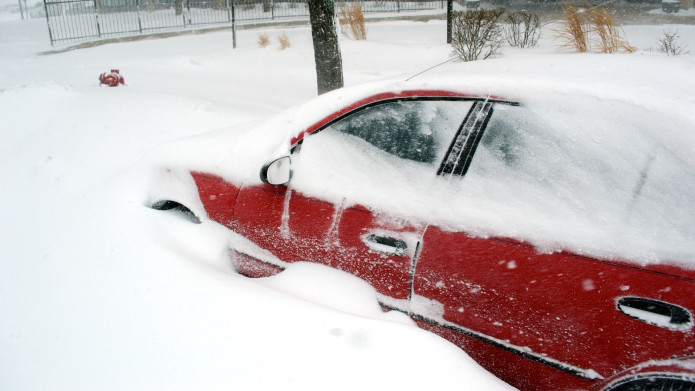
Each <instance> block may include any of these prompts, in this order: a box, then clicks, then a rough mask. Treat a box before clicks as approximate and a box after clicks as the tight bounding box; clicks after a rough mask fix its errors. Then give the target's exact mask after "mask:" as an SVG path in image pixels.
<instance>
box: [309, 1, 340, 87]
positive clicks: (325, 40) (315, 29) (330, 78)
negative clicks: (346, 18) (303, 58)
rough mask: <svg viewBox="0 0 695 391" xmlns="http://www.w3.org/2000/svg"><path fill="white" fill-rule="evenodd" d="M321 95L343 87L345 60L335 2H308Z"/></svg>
mask: <svg viewBox="0 0 695 391" xmlns="http://www.w3.org/2000/svg"><path fill="white" fill-rule="evenodd" d="M308 3H309V19H310V20H311V37H312V39H313V41H314V61H315V62H316V84H317V85H318V92H319V95H320V94H323V93H325V92H328V91H331V90H335V89H336V88H341V87H342V86H343V60H342V58H341V57H340V47H339V46H338V33H337V32H336V29H335V18H334V17H335V5H334V4H333V0H308Z"/></svg>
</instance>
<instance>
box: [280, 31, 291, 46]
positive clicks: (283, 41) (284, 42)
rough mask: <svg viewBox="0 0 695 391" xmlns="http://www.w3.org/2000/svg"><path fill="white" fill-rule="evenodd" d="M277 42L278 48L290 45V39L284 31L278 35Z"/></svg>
mask: <svg viewBox="0 0 695 391" xmlns="http://www.w3.org/2000/svg"><path fill="white" fill-rule="evenodd" d="M278 42H280V50H285V49H287V48H288V47H290V39H289V37H287V34H285V33H283V34H282V35H281V36H279V37H278Z"/></svg>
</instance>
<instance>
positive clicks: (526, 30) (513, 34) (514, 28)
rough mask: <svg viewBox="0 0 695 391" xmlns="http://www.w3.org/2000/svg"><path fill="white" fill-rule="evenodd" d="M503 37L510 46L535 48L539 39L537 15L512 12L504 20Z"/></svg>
mask: <svg viewBox="0 0 695 391" xmlns="http://www.w3.org/2000/svg"><path fill="white" fill-rule="evenodd" d="M505 21H506V22H507V25H506V26H505V28H504V37H505V39H506V40H507V43H508V44H509V45H510V46H514V47H519V48H526V47H531V46H536V44H537V43H538V40H539V39H540V37H541V22H540V20H539V19H538V15H536V14H532V13H530V12H526V11H519V12H512V13H509V14H507V17H506V18H505Z"/></svg>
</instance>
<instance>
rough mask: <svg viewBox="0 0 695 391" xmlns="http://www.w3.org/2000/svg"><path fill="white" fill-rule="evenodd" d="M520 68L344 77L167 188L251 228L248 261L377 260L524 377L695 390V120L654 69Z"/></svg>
mask: <svg viewBox="0 0 695 391" xmlns="http://www.w3.org/2000/svg"><path fill="white" fill-rule="evenodd" d="M580 58H581V57H580ZM598 65H601V66H603V65H602V64H600V63H599V64H596V61H595V60H590V61H589V64H587V65H586V66H587V67H590V66H595V67H598ZM505 80H506V79H505V78H501V79H499V80H496V79H494V78H487V79H483V80H477V79H474V78H471V77H469V78H468V79H466V78H463V77H460V78H459V77H457V76H456V74H455V73H451V72H449V73H447V72H446V71H442V72H439V73H437V74H435V75H430V76H427V77H425V76H419V77H418V78H415V79H413V80H410V81H405V82H384V83H377V84H373V85H368V86H360V87H357V88H352V89H343V90H339V91H334V92H332V93H329V94H326V95H324V96H322V97H320V98H318V99H317V100H315V101H313V102H310V103H308V104H306V105H304V106H301V107H299V108H296V109H293V110H290V111H289V112H287V113H284V114H282V115H280V116H278V117H277V118H275V119H272V120H269V121H267V122H266V123H264V124H262V125H260V126H256V127H254V128H253V129H251V130H247V131H243V130H239V131H236V132H230V134H229V135H228V136H225V137H229V140H230V141H229V154H228V155H225V156H222V157H220V158H219V160H215V159H211V160H214V162H211V163H210V165H209V166H208V167H202V166H201V167H192V168H191V170H190V173H188V172H186V171H185V170H184V171H182V172H179V174H177V175H179V177H180V178H182V184H181V186H180V187H181V188H182V189H185V190H180V191H178V190H177V191H173V190H172V191H171V192H169V193H167V194H165V193H166V192H164V191H162V192H160V193H161V194H158V195H157V196H156V197H155V199H153V200H152V201H153V202H152V203H151V204H152V206H153V207H154V208H155V209H179V210H182V211H184V212H186V213H188V214H189V215H190V216H191V218H192V219H193V220H196V221H201V220H202V221H206V220H213V221H215V222H217V223H219V224H223V225H225V226H227V227H228V228H229V229H230V230H233V231H234V232H236V233H238V234H241V235H243V236H244V237H245V238H247V239H248V240H249V241H250V242H251V243H250V244H249V245H246V246H236V248H232V249H231V251H230V253H231V254H232V260H233V264H234V266H235V267H236V269H237V270H238V271H239V272H240V273H242V274H244V275H247V276H249V277H264V276H270V275H273V274H275V273H279V272H281V271H282V270H283V269H284V268H286V267H288V265H289V264H291V263H292V262H297V261H308V262H316V263H321V264H325V265H328V266H331V267H334V268H337V269H340V270H343V271H346V272H348V273H352V274H354V275H356V276H358V277H360V278H362V279H364V280H366V281H367V282H369V283H370V284H371V285H372V286H374V288H375V289H376V291H377V293H378V300H379V302H380V303H381V305H382V306H383V308H384V309H387V310H395V311H401V312H403V313H406V314H408V315H409V316H410V317H412V319H414V320H415V321H416V322H417V323H418V324H419V325H420V326H421V327H423V328H425V329H427V330H431V331H432V332H435V333H437V334H439V335H441V336H442V337H444V338H446V339H448V340H449V341H451V342H453V343H455V344H456V345H458V346H460V347H461V348H462V349H463V350H465V351H466V352H467V353H468V354H469V355H470V356H472V357H473V358H474V359H475V360H476V361H477V362H479V363H480V364H481V365H482V366H484V367H485V368H486V369H488V370H489V371H490V372H492V373H493V374H495V375H497V376H498V377H500V378H501V379H503V380H505V381H506V382H508V383H509V384H511V385H513V386H515V387H517V388H519V389H521V390H611V391H618V390H620V391H625V390H695V358H694V355H695V334H694V333H693V311H694V310H695V270H694V269H695V267H694V266H693V265H695V241H694V240H693V239H694V238H695V234H694V232H695V230H694V227H695V170H694V169H693V168H694V167H695V165H693V160H692V158H691V155H692V152H693V150H694V149H692V145H693V142H692V140H693V138H692V136H688V135H693V134H695V126H694V125H693V124H694V123H695V121H693V119H692V117H691V118H688V117H687V115H683V114H682V113H680V112H677V111H678V110H674V111H669V110H670V109H669V107H672V106H669V102H668V101H667V102H664V101H663V100H659V99H660V98H661V97H662V95H659V94H658V89H657V90H656V92H655V93H654V95H653V97H654V100H649V96H646V97H644V99H646V100H645V101H644V104H642V103H639V102H641V101H640V99H641V97H640V96H635V95H633V94H631V93H623V92H625V91H624V90H622V91H619V92H618V90H614V89H612V87H611V86H610V85H606V86H605V88H603V89H598V90H597V89H596V86H597V85H598V84H593V83H590V82H588V83H575V84H573V85H572V86H571V88H570V87H568V86H567V85H562V83H559V84H554V83H552V82H547V83H545V84H542V83H541V85H540V86H539V85H534V84H533V83H531V82H526V81H525V80H522V81H519V82H518V83H517V82H516V81H515V82H514V83H512V84H510V83H506V82H505ZM618 82H620V80H618ZM486 83H489V84H486ZM495 86H497V87H498V90H495V89H493V88H494V87H495ZM531 86H534V87H531ZM623 88H625V87H623ZM635 91H636V92H639V91H641V90H639V91H638V89H636V88H635ZM628 92H629V90H628ZM217 147H219V146H217ZM263 161H265V162H266V163H265V164H262V162H263ZM174 171H176V170H174ZM179 171H181V170H179ZM190 178H192V181H191V180H190ZM193 183H194V184H195V187H196V188H197V195H196V192H195V191H194V192H191V191H190V188H189V187H190V186H193ZM187 186H188V187H187ZM153 197H154V196H153ZM233 247H234V246H233Z"/></svg>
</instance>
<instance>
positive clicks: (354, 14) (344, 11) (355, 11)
mask: <svg viewBox="0 0 695 391" xmlns="http://www.w3.org/2000/svg"><path fill="white" fill-rule="evenodd" d="M338 23H339V24H340V32H341V33H342V34H343V35H345V36H347V37H352V38H354V39H357V40H363V39H367V28H366V27H365V26H364V14H363V13H362V7H361V6H360V5H359V4H356V5H351V6H346V7H340V16H338Z"/></svg>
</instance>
